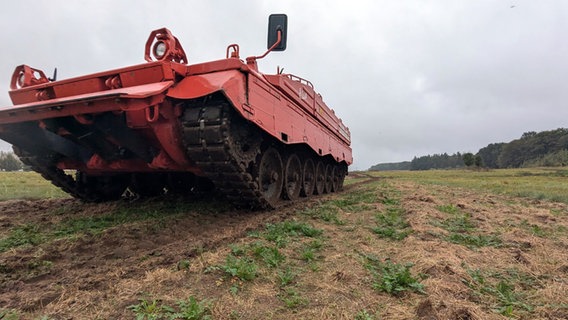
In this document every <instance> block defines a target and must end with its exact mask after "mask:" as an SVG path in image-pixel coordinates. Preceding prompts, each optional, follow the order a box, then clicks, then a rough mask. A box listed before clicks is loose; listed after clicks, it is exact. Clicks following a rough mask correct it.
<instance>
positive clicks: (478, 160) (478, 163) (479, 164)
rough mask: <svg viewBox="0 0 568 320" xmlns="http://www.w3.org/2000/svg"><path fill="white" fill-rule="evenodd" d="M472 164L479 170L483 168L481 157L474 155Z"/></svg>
mask: <svg viewBox="0 0 568 320" xmlns="http://www.w3.org/2000/svg"><path fill="white" fill-rule="evenodd" d="M473 162H474V164H475V166H476V167H478V168H481V167H482V166H483V159H481V156H480V155H479V154H476V155H475V157H474V159H473Z"/></svg>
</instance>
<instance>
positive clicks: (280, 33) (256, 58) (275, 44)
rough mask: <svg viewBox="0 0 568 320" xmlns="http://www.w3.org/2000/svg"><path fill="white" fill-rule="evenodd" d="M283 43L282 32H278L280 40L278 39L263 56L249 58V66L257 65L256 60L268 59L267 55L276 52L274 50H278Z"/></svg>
mask: <svg viewBox="0 0 568 320" xmlns="http://www.w3.org/2000/svg"><path fill="white" fill-rule="evenodd" d="M281 41H282V30H278V38H277V40H276V42H275V43H274V44H273V45H272V47H270V48H269V49H268V50H266V52H265V53H264V54H263V55H261V56H256V57H255V56H252V57H247V64H256V60H259V59H262V58H264V57H266V55H267V54H269V53H270V51H272V50H274V48H276V46H278V45H279V44H280V42H281Z"/></svg>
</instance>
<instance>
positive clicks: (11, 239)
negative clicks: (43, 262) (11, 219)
mask: <svg viewBox="0 0 568 320" xmlns="http://www.w3.org/2000/svg"><path fill="white" fill-rule="evenodd" d="M44 241H45V236H44V234H42V233H41V232H40V229H39V226H38V225H35V224H25V225H22V226H18V227H15V228H14V229H12V230H11V231H10V234H9V235H8V237H6V238H3V239H0V252H4V251H6V250H8V249H11V248H14V247H19V246H23V245H38V244H40V243H42V242H44Z"/></svg>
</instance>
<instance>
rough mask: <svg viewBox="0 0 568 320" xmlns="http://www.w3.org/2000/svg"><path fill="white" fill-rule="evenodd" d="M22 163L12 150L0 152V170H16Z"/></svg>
mask: <svg viewBox="0 0 568 320" xmlns="http://www.w3.org/2000/svg"><path fill="white" fill-rule="evenodd" d="M22 168H23V164H22V163H21V162H20V160H19V159H18V158H17V157H16V156H15V155H14V154H13V153H12V152H3V151H1V152H0V171H18V170H21V169H22Z"/></svg>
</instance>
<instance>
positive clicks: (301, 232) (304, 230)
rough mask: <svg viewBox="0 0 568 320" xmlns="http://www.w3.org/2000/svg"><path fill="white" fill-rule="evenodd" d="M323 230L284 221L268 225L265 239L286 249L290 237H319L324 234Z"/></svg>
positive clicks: (305, 224)
mask: <svg viewBox="0 0 568 320" xmlns="http://www.w3.org/2000/svg"><path fill="white" fill-rule="evenodd" d="M322 232H323V231H322V230H320V229H316V228H314V227H312V226H310V225H309V224H307V223H304V222H296V221H284V222H281V223H278V224H268V225H267V226H266V232H265V233H264V238H265V239H266V240H268V241H271V242H274V243H276V246H277V247H279V248H282V247H285V246H286V244H287V243H288V241H289V239H290V237H297V236H306V237H310V238H313V237H317V236H319V235H321V234H322Z"/></svg>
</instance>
